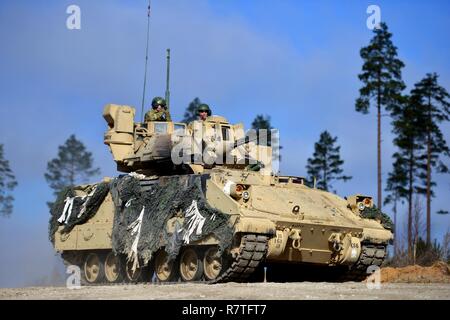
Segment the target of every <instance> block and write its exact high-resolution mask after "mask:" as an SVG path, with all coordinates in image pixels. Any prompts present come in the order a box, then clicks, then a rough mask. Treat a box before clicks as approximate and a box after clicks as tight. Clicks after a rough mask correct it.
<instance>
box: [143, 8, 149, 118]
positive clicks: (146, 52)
mask: <svg viewBox="0 0 450 320" xmlns="http://www.w3.org/2000/svg"><path fill="white" fill-rule="evenodd" d="M150 1H151V0H148V7H147V46H146V48H145V71H144V89H143V92H142V105H141V122H143V121H144V103H145V88H146V86H147V63H148V39H149V35H150V4H151V3H150Z"/></svg>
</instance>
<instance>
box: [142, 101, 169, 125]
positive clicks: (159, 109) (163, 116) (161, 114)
mask: <svg viewBox="0 0 450 320" xmlns="http://www.w3.org/2000/svg"><path fill="white" fill-rule="evenodd" d="M149 121H172V119H171V117H170V113H169V111H168V110H167V106H166V100H164V99H163V98H161V97H155V98H153V100H152V110H150V111H148V112H147V113H146V114H145V122H149Z"/></svg>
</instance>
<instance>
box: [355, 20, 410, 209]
mask: <svg viewBox="0 0 450 320" xmlns="http://www.w3.org/2000/svg"><path fill="white" fill-rule="evenodd" d="M374 33H375V35H374V37H373V38H372V40H371V41H370V44H369V45H368V46H367V47H363V48H362V49H361V51H360V55H361V58H362V59H363V61H364V64H363V66H362V73H361V74H359V75H358V78H359V80H361V81H362V82H363V84H364V86H363V87H362V88H361V89H360V90H359V93H360V96H359V98H358V99H357V100H356V105H355V108H356V111H358V112H362V113H364V114H367V113H368V112H369V107H370V104H371V103H372V104H374V106H375V107H376V108H377V187H378V199H377V207H378V208H380V209H381V203H382V191H381V189H382V179H381V111H382V108H383V107H384V108H385V110H387V111H389V112H392V111H393V110H394V109H395V108H398V106H399V101H400V100H401V92H402V90H403V89H404V88H405V84H404V83H403V81H402V75H401V69H402V68H403V67H404V64H403V62H402V61H400V60H399V59H398V58H397V48H396V47H395V46H394V44H393V43H392V40H391V37H392V34H391V33H389V31H388V27H387V25H386V23H384V22H383V23H381V24H380V28H376V29H374Z"/></svg>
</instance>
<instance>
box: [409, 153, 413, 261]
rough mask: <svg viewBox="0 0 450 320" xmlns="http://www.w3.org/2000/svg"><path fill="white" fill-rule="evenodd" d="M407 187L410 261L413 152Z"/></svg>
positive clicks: (410, 253)
mask: <svg viewBox="0 0 450 320" xmlns="http://www.w3.org/2000/svg"><path fill="white" fill-rule="evenodd" d="M408 174H409V177H408V178H409V186H408V258H409V261H411V260H412V259H411V258H412V196H413V152H412V151H410V156H409V173H408Z"/></svg>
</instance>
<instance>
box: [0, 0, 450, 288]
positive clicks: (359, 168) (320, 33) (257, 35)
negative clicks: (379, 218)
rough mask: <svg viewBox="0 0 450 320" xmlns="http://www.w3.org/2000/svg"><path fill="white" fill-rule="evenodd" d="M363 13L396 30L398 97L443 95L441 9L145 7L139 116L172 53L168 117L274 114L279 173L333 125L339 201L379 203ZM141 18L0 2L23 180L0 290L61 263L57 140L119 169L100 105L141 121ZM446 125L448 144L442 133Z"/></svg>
mask: <svg viewBox="0 0 450 320" xmlns="http://www.w3.org/2000/svg"><path fill="white" fill-rule="evenodd" d="M72 4H75V5H78V6H79V7H80V10H81V29H79V30H69V29H67V27H66V20H67V18H68V17H69V14H67V13H66V9H67V7H68V6H69V5H72ZM372 4H376V5H378V6H379V7H380V9H381V20H382V21H384V22H386V23H387V24H388V26H389V29H390V31H391V32H392V33H393V42H394V44H395V45H396V46H397V47H398V55H399V58H400V59H401V60H402V61H403V62H404V63H405V65H406V67H405V68H404V70H403V79H404V81H405V83H406V84H407V87H408V88H407V90H410V89H411V88H412V87H413V85H414V83H416V82H418V81H419V80H421V79H422V78H423V77H424V76H425V74H426V73H428V72H437V73H438V74H439V75H440V78H439V82H440V84H441V85H442V86H444V87H446V88H447V90H450V61H449V59H448V57H450V41H449V40H450V39H449V30H450V19H449V13H450V2H448V1H445V0H443V1H437V0H436V1H403V0H398V1H345V2H344V1H338V0H334V1H325V0H319V1H312V0H310V1H297V0H291V1H289V0H282V1H279V0H270V1H269V0H258V1H257V0H247V1H238V0H210V1H207V0H195V1H183V0H177V1H176V0H164V1H163V0H152V10H151V20H150V21H151V22H150V38H149V66H148V87H147V95H146V109H147V108H148V105H149V102H150V101H151V98H152V97H153V96H163V95H164V90H165V50H166V48H171V56H172V61H171V114H172V118H174V119H175V120H180V119H181V118H182V116H183V113H184V109H185V108H186V107H187V105H188V104H189V102H190V101H192V100H193V99H194V98H195V97H199V98H200V99H201V101H203V102H206V103H208V104H209V105H210V106H211V107H212V109H213V113H214V114H220V115H223V116H225V117H226V118H227V119H228V120H230V122H232V123H237V122H243V123H244V125H245V126H246V127H247V128H249V126H250V125H251V122H252V120H253V119H254V117H255V116H256V115H257V114H264V115H270V117H271V120H272V125H273V126H274V127H276V128H278V129H279V130H280V140H281V145H282V146H283V149H282V162H281V172H282V174H288V175H298V176H305V175H306V169H305V166H306V161H307V159H308V157H311V156H312V153H313V149H314V143H315V142H316V141H317V140H318V139H319V135H320V133H321V132H322V131H324V130H328V131H329V132H330V133H331V134H332V135H333V136H337V137H338V144H339V145H340V146H341V156H342V158H343V159H344V161H345V163H344V166H343V168H344V172H345V173H346V174H348V175H351V176H353V179H352V180H350V181H349V182H346V183H343V182H338V183H335V184H334V188H335V189H336V190H337V193H338V194H339V195H341V196H346V195H351V194H355V193H362V194H367V195H373V196H376V118H375V113H374V112H373V110H371V112H370V113H369V114H368V115H363V114H360V113H357V112H356V111H355V107H354V104H355V99H356V98H357V96H358V89H359V88H360V87H361V83H360V82H359V81H358V77H357V75H358V73H359V72H360V71H361V66H362V60H361V58H360V56H359V50H360V48H361V47H363V46H365V45H367V44H368V43H369V41H370V38H371V37H372V31H371V30H369V29H368V28H367V26H366V20H367V19H368V17H369V14H367V12H366V10H367V7H368V6H369V5H372ZM146 23H147V1H146V0H139V1H112V0H111V1H102V0H96V1H87V0H84V1H82V0H71V1H62V0H58V1H56V0H53V1H45V2H44V1H26V0H23V1H0V88H1V91H0V92H1V95H0V96H1V99H0V143H2V144H4V152H5V156H6V158H7V159H8V160H9V162H10V166H11V169H12V170H13V171H14V173H15V175H16V178H17V181H18V183H19V185H18V187H17V188H16V189H15V191H14V196H15V203H14V212H13V214H12V216H11V217H10V218H0V256H1V257H2V261H7V262H8V263H2V264H0V287H19V286H28V285H35V284H39V283H43V282H45V281H46V279H48V278H49V277H50V276H51V274H52V272H53V271H54V270H55V268H56V269H58V268H61V262H60V259H59V258H58V256H57V255H56V254H55V253H54V251H53V248H52V246H51V244H50V242H49V240H48V236H47V227H48V219H49V213H48V210H47V206H46V201H51V200H52V199H53V195H52V191H51V190H50V188H49V187H48V185H47V183H46V181H45V179H44V172H45V171H46V166H47V162H48V161H49V160H51V159H52V158H54V157H55V156H56V155H57V149H58V146H59V145H61V144H63V143H64V142H65V140H66V139H67V138H68V137H69V136H70V135H71V134H75V135H76V137H77V138H78V139H80V140H81V141H82V142H83V143H84V144H85V145H86V147H87V149H88V150H89V151H91V152H92V153H93V157H94V160H95V164H96V166H98V167H100V168H101V172H102V174H101V175H100V176H98V177H96V178H95V181H99V180H100V179H101V178H102V176H115V175H117V174H118V173H117V172H116V170H115V164H114V162H113V161H112V158H111V155H110V153H109V150H108V148H107V147H106V146H105V145H103V133H104V131H105V130H106V123H105V121H104V120H103V118H102V110H103V106H104V105H105V104H107V103H116V104H127V105H131V106H134V107H136V109H137V117H138V118H139V117H140V109H141V99H142V87H143V76H144V57H145V39H146ZM382 121H383V123H382V132H383V136H382V139H383V145H382V163H383V167H382V173H383V180H384V182H385V181H386V178H387V175H388V173H389V171H390V170H391V165H392V159H391V156H392V154H393V152H395V147H394V146H393V145H392V142H391V141H392V138H393V136H392V134H391V129H392V128H391V125H390V119H389V117H388V116H384V117H383V120H382ZM442 130H443V133H444V137H445V138H446V139H447V141H450V125H449V124H448V123H447V124H444V125H442ZM444 160H445V161H446V163H447V164H450V160H449V159H444ZM435 177H436V182H437V188H436V197H435V198H434V199H433V202H432V232H433V237H435V238H437V239H438V241H440V239H441V238H442V236H443V234H444V233H445V232H446V231H447V230H449V228H450V216H449V215H437V214H435V212H436V211H438V210H440V209H443V210H450V203H449V196H448V195H449V191H450V177H449V175H435ZM95 181H93V182H95ZM421 201H422V202H423V206H424V207H425V201H424V199H422V200H421ZM406 210H407V208H406V206H402V207H401V208H400V210H399V219H400V220H399V224H403V222H404V217H405V214H406ZM384 211H386V212H388V213H391V208H389V207H386V208H385V210H384ZM11 266H14V267H13V268H11Z"/></svg>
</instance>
